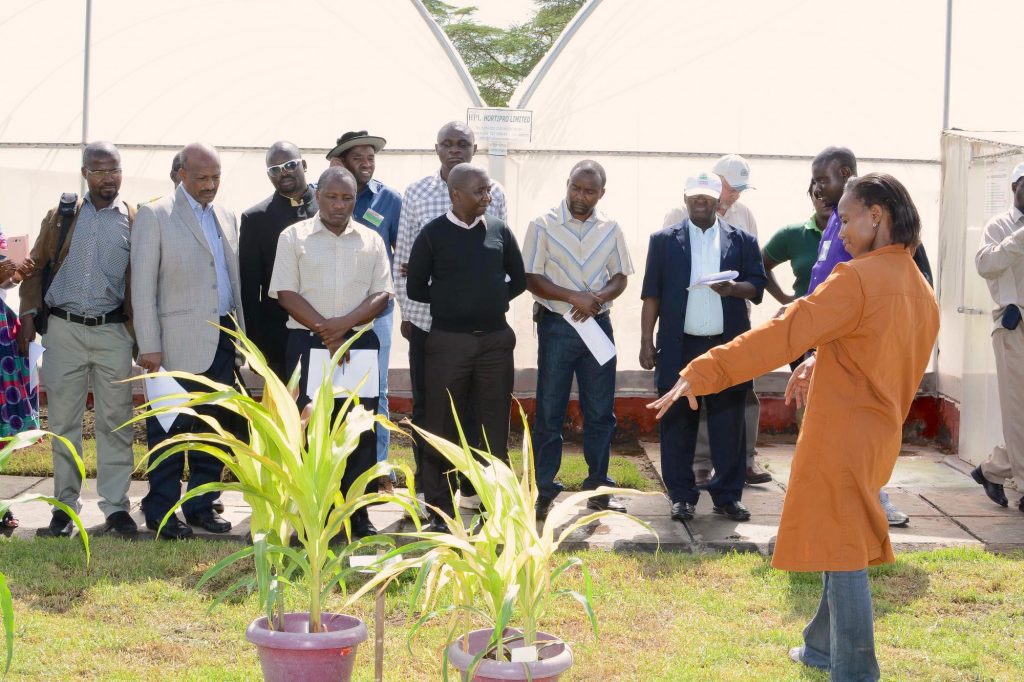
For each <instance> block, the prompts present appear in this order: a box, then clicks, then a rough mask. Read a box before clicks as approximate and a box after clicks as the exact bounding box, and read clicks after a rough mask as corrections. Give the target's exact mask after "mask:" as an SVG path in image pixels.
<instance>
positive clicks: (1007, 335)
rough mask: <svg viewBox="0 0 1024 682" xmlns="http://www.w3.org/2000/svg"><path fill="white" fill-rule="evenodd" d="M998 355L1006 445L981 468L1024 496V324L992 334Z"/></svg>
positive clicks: (1001, 410)
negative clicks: (1008, 483) (1010, 483)
mask: <svg viewBox="0 0 1024 682" xmlns="http://www.w3.org/2000/svg"><path fill="white" fill-rule="evenodd" d="M992 347H993V348H994V349H995V353H996V379H997V381H998V382H999V407H1000V413H1001V415H1002V418H1003V445H997V446H996V447H995V448H994V449H993V450H992V454H991V455H989V457H988V459H987V460H986V461H985V462H983V463H982V465H981V473H982V474H984V476H985V478H987V479H988V480H989V481H991V482H992V483H998V484H999V485H1003V484H1004V483H1005V482H1006V479H1013V480H1014V481H1015V482H1016V485H1017V490H1018V491H1020V492H1022V493H1024V324H1019V325H1017V328H1016V329H1012V330H1011V329H1004V328H1002V327H1000V328H998V329H996V330H995V331H994V332H992Z"/></svg>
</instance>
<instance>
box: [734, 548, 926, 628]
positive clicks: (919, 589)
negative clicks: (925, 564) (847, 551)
mask: <svg viewBox="0 0 1024 682" xmlns="http://www.w3.org/2000/svg"><path fill="white" fill-rule="evenodd" d="M773 572H776V569H774V568H772V567H771V561H770V559H767V558H766V559H765V560H764V561H763V562H762V563H760V564H758V566H757V567H755V568H754V569H753V570H752V571H751V575H753V576H755V577H759V578H762V579H765V580H768V579H770V578H771V576H770V575H769V574H770V573H773ZM868 577H869V581H870V584H871V601H872V606H873V607H874V611H875V617H876V618H879V617H882V616H885V615H887V614H889V613H899V612H902V611H905V610H906V609H907V608H908V607H910V606H913V605H914V604H915V603H916V602H917V601H918V600H920V599H921V598H922V597H924V596H925V595H926V594H928V588H929V584H930V580H931V579H930V578H929V576H928V573H927V572H926V571H924V570H922V569H921V568H919V567H918V566H914V565H911V564H909V563H907V562H905V561H902V560H901V559H899V558H897V559H896V563H894V564H887V565H884V566H875V567H873V568H871V569H869V571H868ZM786 587H787V595H786V599H787V602H788V603H789V606H790V611H791V613H793V614H794V615H796V616H799V617H801V618H804V619H806V620H810V619H811V618H812V617H813V616H814V613H815V611H817V609H818V603H819V602H820V601H821V590H822V584H821V573H820V572H819V573H786Z"/></svg>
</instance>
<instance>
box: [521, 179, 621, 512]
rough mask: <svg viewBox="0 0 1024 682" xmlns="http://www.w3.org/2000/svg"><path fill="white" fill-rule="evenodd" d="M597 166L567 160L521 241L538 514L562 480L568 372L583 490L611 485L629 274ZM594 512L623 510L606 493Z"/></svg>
mask: <svg viewBox="0 0 1024 682" xmlns="http://www.w3.org/2000/svg"><path fill="white" fill-rule="evenodd" d="M605 181H606V176H605V172H604V168H602V167H601V165H600V164H598V163H596V162H594V161H580V162H579V163H577V164H576V165H575V166H573V168H572V171H571V172H570V173H569V180H568V182H567V183H566V187H567V191H566V196H565V199H564V200H562V201H561V202H559V204H558V205H557V206H555V207H554V208H552V209H551V210H550V211H548V212H547V213H545V214H544V215H542V216H540V217H539V218H537V219H535V220H534V221H533V222H531V223H530V227H529V229H528V230H527V232H526V241H525V242H524V244H523V260H524V262H525V266H526V286H527V288H528V289H529V290H530V293H532V294H533V296H534V298H535V299H536V300H537V303H536V304H534V310H535V314H534V319H535V320H536V321H537V335H538V337H539V338H538V341H539V343H538V351H537V414H536V417H535V418H534V423H533V447H534V448H535V451H534V456H535V459H536V465H537V488H538V497H537V517H538V518H541V519H542V518H544V517H546V516H547V513H548V509H549V508H550V507H551V503H552V502H553V501H554V499H555V497H556V496H557V495H558V493H559V492H561V491H562V485H561V484H560V483H558V482H557V481H555V477H556V476H557V475H558V470H559V467H560V466H561V463H562V430H563V427H564V425H565V413H566V409H567V408H568V406H569V391H570V389H571V388H572V380H573V377H574V376H575V377H576V382H577V384H578V386H579V401H580V407H581V409H582V412H583V457H584V459H586V461H587V468H588V475H587V478H586V480H585V481H584V482H583V488H584V489H586V490H594V489H596V488H598V487H600V486H603V485H609V486H611V485H615V481H613V480H612V479H610V478H609V477H608V460H609V451H610V449H611V442H612V434H613V433H614V431H615V412H614V404H615V357H614V352H615V346H614V341H613V336H612V324H611V319H610V316H609V310H610V308H611V302H612V301H613V300H614V299H615V298H617V297H618V296H619V295H620V294H622V292H623V291H625V290H626V278H627V277H628V276H629V275H631V274H633V264H632V262H631V261H630V259H629V251H628V250H627V248H626V240H625V238H624V237H623V234H622V230H621V229H620V228H619V224H618V223H617V222H616V221H614V220H611V219H609V218H608V217H607V216H605V215H604V214H603V213H600V212H599V211H597V209H596V207H597V203H598V201H600V200H601V197H603V196H604V192H605ZM587 506H588V507H589V508H591V509H595V510H604V509H611V510H613V511H625V510H626V509H625V507H624V506H623V505H622V503H621V502H619V501H618V500H616V499H614V498H612V497H611V496H610V495H603V496H600V497H592V498H590V500H589V501H588V502H587Z"/></svg>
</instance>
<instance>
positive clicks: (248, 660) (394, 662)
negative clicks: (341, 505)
mask: <svg viewBox="0 0 1024 682" xmlns="http://www.w3.org/2000/svg"><path fill="white" fill-rule="evenodd" d="M235 548H237V545H234V544H232V543H227V542H215V541H198V540H197V541H193V542H185V543H178V544H175V543H157V542H138V543H130V544H129V543H126V542H124V541H121V540H117V539H113V538H97V539H96V540H95V541H94V546H93V552H94V554H93V562H92V564H91V566H90V567H89V569H88V571H86V570H85V568H84V559H83V554H82V551H81V547H80V545H79V544H78V543H77V542H73V541H72V542H69V541H59V540H54V539H37V540H34V541H24V540H0V566H3V568H4V571H5V572H6V573H7V577H8V580H9V582H10V584H11V586H12V590H13V592H14V597H15V628H16V635H17V644H16V648H15V658H14V664H13V667H12V670H11V674H10V675H8V678H7V679H8V680H11V681H13V680H71V679H74V680H196V681H198V680H203V681H204V682H205V681H211V680H213V681H216V680H259V679H261V677H260V672H259V664H258V662H257V659H256V654H255V651H254V650H253V649H252V648H251V647H250V645H248V644H247V643H246V642H245V640H244V637H243V633H244V630H245V627H246V626H247V625H248V623H249V621H250V620H252V618H254V617H255V616H256V615H257V605H256V602H255V599H254V598H253V597H247V598H244V599H240V600H237V601H235V602H232V603H229V604H226V605H223V606H221V607H218V608H217V609H216V610H214V611H213V612H208V611H207V606H208V605H209V604H210V602H211V599H212V596H213V595H214V594H215V593H216V589H217V587H221V586H223V585H226V584H228V583H229V582H230V581H232V580H234V579H235V578H236V577H237V575H238V574H237V573H235V574H233V575H232V574H222V576H220V577H219V578H218V585H217V586H216V587H215V588H211V589H210V590H207V589H205V588H204V589H203V590H199V591H197V590H195V589H193V587H194V585H195V583H196V581H197V580H198V578H199V576H200V575H202V573H203V571H204V570H205V569H206V568H207V567H209V566H210V565H211V564H212V563H214V562H215V561H216V560H217V559H218V558H219V557H222V556H224V555H225V554H227V553H229V552H231V551H233V550H234V549H235ZM580 556H582V557H583V558H584V559H585V560H586V561H587V562H588V564H589V566H590V567H591V570H592V572H593V578H594V590H595V595H594V606H595V609H596V611H597V615H598V619H599V622H600V625H601V632H600V638H599V639H596V640H595V638H594V637H593V635H592V634H591V632H590V631H589V630H588V628H587V626H586V623H585V621H584V618H583V617H582V615H581V613H580V612H579V610H578V606H577V605H576V604H575V602H571V603H570V602H564V603H563V604H562V605H561V606H560V607H559V608H558V609H557V611H556V612H555V613H554V614H553V616H552V617H551V618H550V619H549V621H548V622H547V623H546V624H545V625H546V629H547V631H549V632H553V633H557V634H558V635H560V636H561V637H563V638H565V639H566V640H568V641H569V642H571V643H572V646H573V650H574V652H575V655H576V663H575V665H574V667H573V668H572V670H571V671H570V672H569V673H568V674H566V675H565V676H564V677H563V678H562V679H563V680H566V682H570V681H574V680H576V681H583V680H586V681H588V682H589V681H594V680H623V681H628V682H635V681H640V680H642V681H644V682H651V681H656V680H666V681H673V682H674V681H683V680H715V681H718V680H722V681H730V680H736V681H742V682H750V681H751V680H755V681H756V680H812V681H821V682H824V680H825V679H826V676H825V675H822V674H819V673H817V672H812V671H809V670H804V669H802V668H801V667H799V666H797V665H796V664H794V663H791V662H790V661H789V660H788V658H787V657H786V652H787V650H788V648H789V647H790V646H793V645H796V644H798V643H799V642H800V632H801V629H802V628H803V626H804V624H805V623H806V622H807V620H808V619H809V618H810V617H811V615H812V614H813V611H814V609H815V607H816V606H817V602H818V598H819V595H820V590H821V584H820V579H819V577H818V576H817V575H811V574H807V575H796V574H787V573H781V572H778V571H775V570H773V569H771V568H770V567H769V566H768V564H767V561H766V560H765V559H764V558H762V557H760V556H757V555H752V554H730V555H714V556H691V555H681V554H661V555H658V556H655V555H649V554H622V553H607V552H600V551H591V552H585V553H582V554H580ZM229 573H230V572H229ZM573 582H576V583H579V582H580V579H579V576H578V575H575V576H571V577H569V578H568V580H567V586H571V585H572V583H573ZM576 586H577V587H578V585H576ZM409 588H410V583H409V582H408V581H406V582H405V583H403V584H401V585H397V586H395V587H393V588H392V589H391V591H390V592H389V594H388V597H387V608H386V632H385V657H386V658H385V660H386V667H385V671H386V672H385V676H384V679H386V680H402V681H405V682H416V681H419V680H438V679H440V653H439V652H440V647H441V646H442V643H443V642H442V636H443V632H442V629H441V628H440V627H427V628H425V629H424V630H423V634H422V636H421V637H420V638H418V639H417V640H416V642H415V643H414V645H413V647H412V651H411V652H410V651H409V650H408V649H407V648H406V646H405V635H406V632H407V629H406V627H405V615H406V612H405V601H404V599H405V598H406V597H407V595H408V590H409ZM872 590H873V596H874V600H875V611H876V615H877V645H878V655H879V660H880V664H881V667H882V674H883V678H884V679H886V680H914V681H915V682H917V681H919V680H928V681H929V682H932V681H937V680H1013V679H1020V671H1021V670H1022V669H1024V650H1022V649H1021V646H1020V642H1021V641H1022V640H1024V554H1019V553H1018V554H1016V555H1011V556H998V555H992V554H986V553H984V552H981V551H976V550H942V551H935V552H928V553H917V554H905V555H901V556H900V557H899V561H898V562H897V563H896V564H894V565H892V566H888V567H883V568H880V569H875V570H873V571H872ZM336 603H337V600H335V604H336ZM296 606H297V605H296ZM350 612H351V613H353V614H354V615H357V616H359V617H361V618H364V619H366V620H367V621H368V625H369V626H370V628H371V636H370V640H369V641H370V642H371V643H372V641H373V633H372V620H373V615H372V614H373V603H372V601H371V600H369V599H367V600H364V601H362V602H360V603H359V604H358V605H357V607H356V608H354V609H350ZM356 669H357V672H356V676H355V679H357V680H363V681H366V680H371V679H373V652H372V644H370V645H369V646H366V645H364V647H363V648H361V649H360V651H359V655H358V658H357V663H356Z"/></svg>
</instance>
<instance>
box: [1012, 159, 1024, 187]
mask: <svg viewBox="0 0 1024 682" xmlns="http://www.w3.org/2000/svg"><path fill="white" fill-rule="evenodd" d="M1021 178H1024V163H1018V164H1017V167H1016V168H1014V169H1013V172H1012V173H1010V184H1011V185H1013V184H1016V182H1017V181H1018V180H1020V179H1021Z"/></svg>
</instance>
